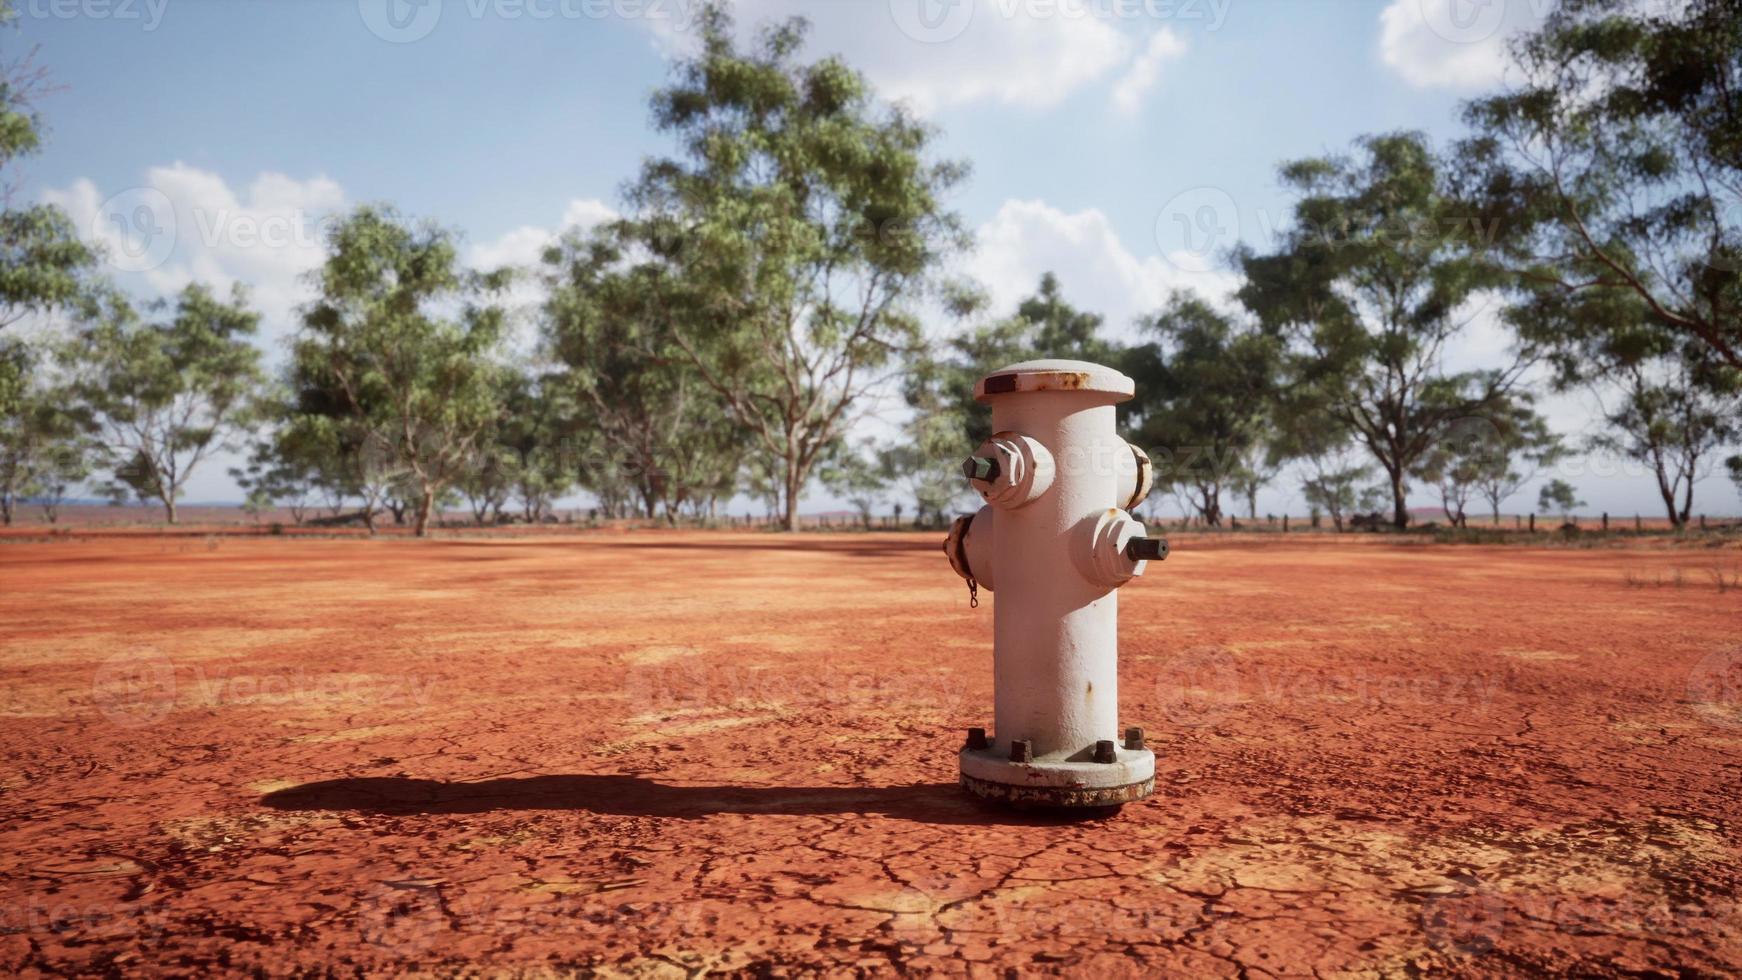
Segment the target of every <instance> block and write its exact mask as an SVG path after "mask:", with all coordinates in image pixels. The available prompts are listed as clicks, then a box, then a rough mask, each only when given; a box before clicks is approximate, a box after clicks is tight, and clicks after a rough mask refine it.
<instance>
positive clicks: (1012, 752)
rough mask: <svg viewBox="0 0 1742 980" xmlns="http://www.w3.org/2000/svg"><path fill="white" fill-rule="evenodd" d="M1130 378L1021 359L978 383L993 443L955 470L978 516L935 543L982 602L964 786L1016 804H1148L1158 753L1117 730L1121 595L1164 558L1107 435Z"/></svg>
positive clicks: (1142, 461) (1138, 488)
mask: <svg viewBox="0 0 1742 980" xmlns="http://www.w3.org/2000/svg"><path fill="white" fill-rule="evenodd" d="M1134 390H1135V386H1134V385H1133V383H1132V381H1131V379H1130V378H1128V377H1126V376H1125V375H1123V374H1121V373H1119V372H1118V371H1115V370H1113V369H1111V368H1107V367H1102V366H1101V365H1098V364H1090V363H1087V362H1084V361H1063V360H1042V361H1025V362H1023V363H1021V364H1014V365H1011V366H1010V367H1007V368H1004V369H1003V370H1001V371H995V372H993V373H992V374H989V375H987V376H986V377H984V378H982V379H981V380H980V382H979V383H978V384H976V385H975V386H974V398H975V400H976V401H980V402H984V403H987V404H990V405H991V406H992V429H993V432H994V435H993V436H992V437H991V438H990V439H988V440H986V441H985V442H984V443H982V444H981V445H980V447H979V448H978V449H976V450H975V451H974V454H973V455H972V456H970V457H968V459H967V461H966V462H965V463H963V465H962V472H963V475H964V476H966V477H967V478H968V481H969V483H970V484H971V485H972V486H973V488H974V490H975V491H977V492H978V493H979V494H980V496H981V497H982V498H984V499H985V501H986V506H984V507H982V508H981V509H980V511H979V512H978V513H976V514H974V515H973V516H971V517H961V518H957V519H956V522H955V524H954V525H953V526H952V527H951V528H950V533H949V537H948V538H947V539H946V540H945V542H944V551H945V553H946V554H947V555H948V556H949V559H950V565H951V567H953V568H954V569H955V570H956V574H958V575H960V576H962V577H963V578H964V579H966V580H967V581H968V587H969V593H970V595H971V596H975V597H976V598H977V590H978V589H981V588H984V589H986V590H988V591H990V592H992V593H993V594H994V599H995V601H994V603H993V609H992V631H993V640H992V659H993V681H994V687H995V691H996V693H995V696H994V704H993V732H994V734H993V735H992V736H990V737H989V736H988V735H987V734H986V730H985V729H984V728H971V729H969V730H968V742H967V745H966V746H965V747H964V748H963V749H962V751H961V772H962V785H963V786H964V787H966V788H967V789H968V790H969V791H970V792H972V793H974V794H975V795H977V796H980V797H983V798H986V799H990V800H996V801H1001V802H1006V803H1012V804H1019V805H1037V806H1048V807H1107V806H1116V805H1118V804H1121V803H1128V802H1130V801H1132V800H1139V799H1142V798H1144V797H1146V796H1148V795H1149V794H1150V793H1151V792H1152V791H1153V790H1154V788H1155V755H1154V754H1153V753H1152V752H1150V750H1149V749H1148V747H1146V746H1145V744H1144V739H1143V730H1142V729H1141V728H1135V727H1133V728H1127V729H1125V730H1124V732H1123V733H1121V732H1120V729H1119V671H1118V632H1119V607H1118V598H1119V595H1118V589H1119V587H1120V586H1122V585H1124V584H1125V583H1126V582H1129V581H1130V580H1131V579H1133V578H1135V577H1136V576H1139V575H1142V574H1143V571H1144V568H1145V567H1146V564H1147V562H1149V561H1151V560H1158V559H1163V558H1166V557H1167V542H1166V541H1165V540H1163V539H1161V538H1151V537H1149V536H1148V535H1147V533H1146V532H1145V531H1144V528H1143V525H1142V524H1140V523H1138V522H1137V521H1136V520H1135V519H1133V518H1132V516H1131V515H1130V513H1129V511H1130V510H1131V509H1132V508H1134V507H1135V506H1136V505H1137V504H1138V503H1140V502H1141V501H1142V500H1143V499H1144V498H1145V497H1147V496H1148V495H1149V489H1150V484H1151V470H1150V463H1149V457H1148V456H1147V455H1145V454H1144V452H1143V451H1142V450H1141V449H1138V448H1137V447H1135V446H1132V445H1130V444H1129V443H1127V442H1126V441H1125V440H1123V439H1121V438H1119V436H1118V435H1117V433H1116V432H1115V426H1114V408H1113V406H1114V405H1116V404H1117V403H1119V402H1122V401H1124V400H1126V399H1127V398H1130V397H1131V395H1132V393H1133V391H1134ZM1121 734H1122V735H1123V737H1121Z"/></svg>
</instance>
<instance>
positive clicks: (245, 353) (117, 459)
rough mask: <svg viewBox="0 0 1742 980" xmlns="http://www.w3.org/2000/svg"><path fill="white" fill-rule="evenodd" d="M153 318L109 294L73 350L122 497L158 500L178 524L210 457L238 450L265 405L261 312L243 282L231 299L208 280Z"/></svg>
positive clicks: (79, 389) (157, 308) (77, 389)
mask: <svg viewBox="0 0 1742 980" xmlns="http://www.w3.org/2000/svg"><path fill="white" fill-rule="evenodd" d="M152 311H153V312H155V313H159V314H165V313H167V314H168V315H167V318H160V319H158V320H156V321H155V322H147V321H144V320H142V319H140V317H139V315H138V314H137V313H136V312H135V311H134V309H133V308H132V306H131V305H130V304H128V303H127V301H126V300H125V299H123V298H121V297H120V296H118V295H114V294H111V295H109V296H107V297H105V298H104V300H103V302H102V303H100V304H98V305H97V306H96V307H95V308H94V309H93V310H92V311H91V313H90V315H89V316H88V318H87V319H86V320H85V321H84V322H83V323H82V324H81V326H80V328H79V331H78V336H77V340H76V343H75V344H74V345H69V347H68V348H67V349H66V352H65V356H66V358H67V362H68V366H69V367H70V368H71V369H72V370H73V371H74V372H75V381H74V383H73V387H72V393H73V395H74V397H75V398H76V399H77V402H78V404H79V405H80V406H81V409H82V411H83V412H85V413H86V414H87V417H88V419H89V424H90V426H91V431H92V432H93V433H94V435H95V438H96V440H97V442H98V444H99V445H100V447H101V458H102V461H103V463H104V464H105V465H106V466H107V467H108V469H109V470H110V473H111V477H110V481H109V483H108V484H107V485H106V490H107V492H108V493H109V494H110V495H111V496H112V497H115V498H117V499H122V498H125V497H126V496H129V495H131V496H135V497H138V498H139V499H140V500H150V499H154V500H157V501H158V502H160V503H161V504H162V505H163V507H164V514H165V517H166V518H167V519H168V521H169V523H171V524H174V523H175V522H176V500H177V499H178V498H179V497H180V496H181V493H182V490H183V489H184V487H185V486H186V484H187V480H188V478H189V477H190V476H191V475H192V474H193V472H194V470H195V469H196V468H197V467H198V466H199V464H200V463H201V462H203V461H204V460H205V459H206V458H208V457H209V456H211V455H212V454H213V453H216V452H219V451H221V450H226V449H230V448H233V447H234V445H235V442H236V441H237V439H238V438H239V437H241V436H243V435H244V434H245V433H246V432H247V431H248V430H249V428H250V427H251V426H252V425H253V424H254V423H255V421H256V419H257V415H258V413H259V411H260V406H259V401H258V398H259V387H260V384H261V381H262V377H261V372H260V352H259V350H258V349H257V348H256V347H255V346H254V344H253V337H254V334H255V331H256V330H257V329H258V327H259V323H260V316H259V314H257V313H255V312H253V311H252V310H250V309H248V305H247V295H246V293H245V292H244V291H243V290H242V288H241V287H240V286H238V287H236V288H235V289H233V290H232V292H231V294H230V297H229V299H228V300H223V299H220V298H218V297H217V296H214V295H213V294H212V292H211V291H210V290H209V289H207V288H206V287H204V286H201V285H190V286H188V287H187V288H186V289H183V290H182V292H181V294H180V295H179V296H178V297H177V299H176V302H175V304H174V307H173V311H172V310H171V308H170V307H169V305H168V304H165V303H158V304H155V305H154V306H153V307H152Z"/></svg>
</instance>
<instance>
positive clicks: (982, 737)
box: [968, 728, 991, 752]
mask: <svg viewBox="0 0 1742 980" xmlns="http://www.w3.org/2000/svg"><path fill="white" fill-rule="evenodd" d="M990 747H991V743H989V742H987V741H986V729H984V728H970V729H968V748H970V749H973V750H975V751H976V752H979V751H984V750H985V749H987V748H990Z"/></svg>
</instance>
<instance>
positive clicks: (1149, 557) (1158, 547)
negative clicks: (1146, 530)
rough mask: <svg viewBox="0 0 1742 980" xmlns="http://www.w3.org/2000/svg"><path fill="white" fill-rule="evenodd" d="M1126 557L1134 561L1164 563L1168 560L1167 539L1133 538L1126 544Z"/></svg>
mask: <svg viewBox="0 0 1742 980" xmlns="http://www.w3.org/2000/svg"><path fill="white" fill-rule="evenodd" d="M1125 557H1127V558H1129V559H1131V560H1132V561H1162V560H1164V559H1165V558H1167V539H1166V538H1132V539H1131V540H1130V541H1127V542H1125Z"/></svg>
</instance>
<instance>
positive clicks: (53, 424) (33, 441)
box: [0, 341, 92, 525]
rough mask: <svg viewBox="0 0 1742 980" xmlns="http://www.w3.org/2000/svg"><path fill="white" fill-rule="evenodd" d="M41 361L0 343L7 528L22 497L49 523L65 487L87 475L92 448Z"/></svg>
mask: <svg viewBox="0 0 1742 980" xmlns="http://www.w3.org/2000/svg"><path fill="white" fill-rule="evenodd" d="M43 360H44V357H43V356H42V354H41V353H40V352H38V351H34V350H32V349H31V348H29V347H27V346H26V345H24V344H23V343H21V342H18V341H5V342H0V520H3V522H4V523H5V524H7V525H11V523H12V521H13V518H14V516H15V513H16V510H17V505H18V503H19V501H20V499H22V498H24V497H37V498H39V499H41V501H42V503H43V506H44V507H45V508H46V509H47V512H48V515H49V519H50V520H51V521H52V520H53V519H54V517H55V508H56V507H57V506H58V505H59V502H60V500H61V499H62V498H64V497H65V495H66V491H67V489H68V488H69V487H71V486H73V485H76V484H77V483H79V482H80V481H82V480H84V479H85V478H86V477H87V476H89V475H90V457H91V453H92V447H91V445H90V440H89V439H88V438H87V437H86V435H85V424H84V419H83V418H81V416H80V414H79V412H78V409H77V407H76V405H75V404H74V399H73V398H72V397H71V395H70V394H69V393H68V392H67V391H66V390H65V389H63V388H61V387H59V386H57V385H55V384H52V383H51V382H50V380H49V375H48V373H47V371H45V370H44V367H45V365H44V364H43V363H42V362H43Z"/></svg>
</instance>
